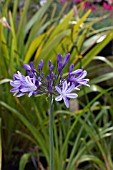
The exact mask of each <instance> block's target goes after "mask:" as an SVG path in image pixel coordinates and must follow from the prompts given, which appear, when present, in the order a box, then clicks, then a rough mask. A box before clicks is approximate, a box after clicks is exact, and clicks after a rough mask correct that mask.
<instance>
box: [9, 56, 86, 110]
mask: <svg viewBox="0 0 113 170" xmlns="http://www.w3.org/2000/svg"><path fill="white" fill-rule="evenodd" d="M69 59H70V54H69V53H68V54H66V55H65V57H64V60H63V58H62V55H61V54H58V55H57V69H55V66H54V65H53V64H52V62H51V60H49V61H48V67H49V70H48V74H44V73H43V72H42V69H43V65H44V61H43V60H40V62H39V64H38V68H37V70H35V69H34V64H33V62H30V64H29V65H28V64H24V66H23V67H24V69H25V70H26V71H27V76H24V75H22V74H21V73H20V72H19V71H18V72H17V74H14V76H13V81H11V82H10V84H11V86H13V88H12V89H11V90H10V91H11V92H13V93H14V96H16V97H20V96H23V95H25V94H26V93H28V97H30V96H32V95H38V94H48V95H50V96H57V94H59V96H57V97H55V100H56V101H61V100H63V101H64V104H65V105H66V107H67V108H69V100H70V99H71V98H76V97H77V94H76V93H74V92H72V91H75V90H80V89H79V87H80V86H82V85H86V86H89V85H88V81H89V79H86V78H85V77H86V75H87V72H86V71H85V70H82V69H78V70H75V71H74V64H71V65H70V66H69V68H68V70H69V72H68V74H67V75H66V76H63V71H64V67H65V66H66V65H67V63H68V62H69ZM55 72H56V73H55Z"/></svg>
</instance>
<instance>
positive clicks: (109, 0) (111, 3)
mask: <svg viewBox="0 0 113 170" xmlns="http://www.w3.org/2000/svg"><path fill="white" fill-rule="evenodd" d="M59 1H60V3H61V4H64V3H65V2H73V3H75V4H79V3H84V6H83V8H84V10H87V9H89V8H90V9H92V10H93V11H95V10H97V5H100V6H102V7H103V8H104V9H105V10H108V11H111V10H113V0H90V1H89V0H85V1H84V0H59Z"/></svg>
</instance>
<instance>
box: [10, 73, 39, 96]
mask: <svg viewBox="0 0 113 170" xmlns="http://www.w3.org/2000/svg"><path fill="white" fill-rule="evenodd" d="M17 73H18V74H14V77H13V79H14V81H11V82H10V85H11V86H13V87H14V88H13V89H11V90H10V92H13V93H14V96H16V97H20V96H23V95H25V94H26V93H29V94H28V96H29V97H30V96H31V95H32V94H33V93H34V92H35V91H36V90H37V86H36V85H35V78H30V77H29V76H23V75H22V74H21V73H20V72H19V71H18V72H17Z"/></svg>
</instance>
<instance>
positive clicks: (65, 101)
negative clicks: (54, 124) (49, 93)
mask: <svg viewBox="0 0 113 170" xmlns="http://www.w3.org/2000/svg"><path fill="white" fill-rule="evenodd" d="M63 100H64V104H65V106H66V107H67V108H69V100H68V99H67V98H66V97H63Z"/></svg>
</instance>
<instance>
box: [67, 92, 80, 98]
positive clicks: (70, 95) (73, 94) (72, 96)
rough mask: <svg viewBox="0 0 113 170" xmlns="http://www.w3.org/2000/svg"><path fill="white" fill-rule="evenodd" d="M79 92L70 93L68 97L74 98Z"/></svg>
mask: <svg viewBox="0 0 113 170" xmlns="http://www.w3.org/2000/svg"><path fill="white" fill-rule="evenodd" d="M77 96H78V95H77V94H76V93H69V94H66V97H68V98H72V99H74V98H77Z"/></svg>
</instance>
